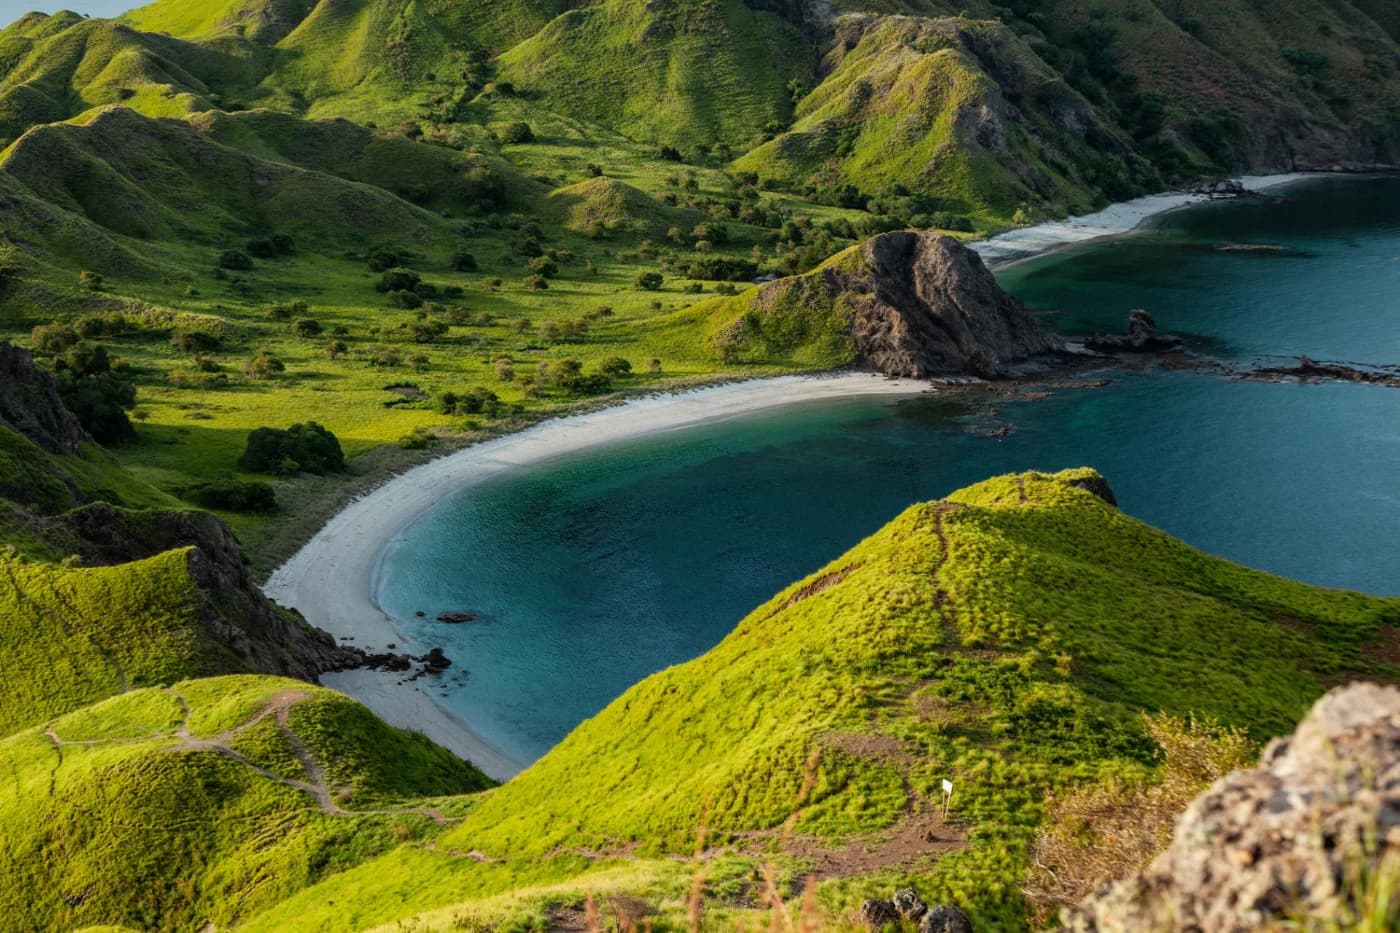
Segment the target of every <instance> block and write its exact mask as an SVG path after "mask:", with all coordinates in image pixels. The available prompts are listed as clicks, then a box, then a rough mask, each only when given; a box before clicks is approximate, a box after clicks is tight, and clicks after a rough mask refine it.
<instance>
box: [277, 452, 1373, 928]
mask: <svg viewBox="0 0 1400 933" xmlns="http://www.w3.org/2000/svg"><path fill="white" fill-rule="evenodd" d="M1106 488H1107V487H1106V486H1105V485H1104V483H1103V481H1102V479H1100V478H1099V477H1098V475H1097V474H1095V473H1093V472H1092V471H1089V470H1076V471H1069V472H1066V473H1060V474H1056V475H1046V474H1036V473H1029V474H1023V475H1019V476H1007V477H1001V478H998V479H994V480H990V481H988V482H985V483H981V484H978V485H976V486H973V487H970V488H968V489H965V490H962V491H960V492H957V493H954V494H953V495H952V496H950V497H949V498H948V499H946V500H944V501H942V502H936V503H929V504H925V505H919V506H915V507H913V508H911V509H910V510H908V511H907V512H905V513H904V514H903V515H901V516H900V517H899V518H897V519H896V520H895V521H893V522H892V523H891V524H890V525H889V526H887V527H886V528H885V529H883V530H882V531H880V532H878V533H877V534H876V535H874V536H873V537H871V538H870V539H868V540H866V541H865V542H863V543H861V544H860V545H858V546H857V547H855V548H853V549H852V550H851V551H850V552H848V553H847V554H845V555H843V556H841V557H840V558H838V559H837V560H835V561H833V562H832V563H831V564H830V565H828V566H827V567H825V568H823V569H822V570H821V571H819V572H817V573H816V574H814V575H812V576H811V577H809V578H807V579H805V580H802V581H799V582H798V583H795V584H793V585H792V586H791V587H789V588H787V589H786V590H784V591H783V592H781V593H779V594H778V595H777V596H775V597H774V598H773V599H772V600H771V601H769V602H768V603H767V604H765V605H763V606H760V607H759V608H758V609H757V610H755V611H754V613H752V614H751V615H750V616H749V617H748V618H746V619H745V620H743V621H742V622H741V623H740V624H739V625H738V627H737V628H736V629H735V631H734V632H733V633H732V634H731V635H730V636H729V637H728V638H726V639H725V640H724V641H723V642H722V643H720V644H719V645H718V646H716V647H715V648H714V649H713V650H711V651H710V652H708V653H707V654H705V655H704V656H702V657H701V658H698V659H697V660H695V661H692V662H689V663H687V664H683V665H680V666H677V667H674V668H671V669H669V670H666V671H663V672H661V673H659V674H656V675H654V676H652V677H650V678H648V679H647V680H645V681H643V682H642V683H640V684H638V685H637V686H636V687H634V688H632V689H631V690H629V691H628V692H627V693H625V694H624V695H623V696H621V697H620V698H619V699H617V700H616V701H615V702H614V703H612V704H611V705H610V706H609V707H608V708H607V709H605V710H604V711H603V712H601V713H600V714H598V715H597V716H595V717H594V718H593V719H591V720H589V721H587V722H585V723H583V724H582V725H581V726H579V728H578V729H576V730H575V731H574V732H573V733H572V734H571V735H570V736H569V737H568V738H567V739H565V741H564V742H563V743H561V744H560V745H559V746H558V747H557V748H556V749H554V750H553V751H552V752H550V753H549V754H548V755H546V756H545V757H544V758H543V759H541V760H540V761H539V762H537V763H536V764H535V765H534V766H532V767H531V768H530V769H529V770H527V771H526V772H524V773H523V774H521V775H520V776H519V777H517V778H515V779H514V780H512V781H511V782H509V783H508V784H506V785H505V786H504V787H502V788H500V789H499V790H497V791H496V792H494V793H493V794H491V795H490V796H488V797H486V798H483V799H482V800H481V802H480V804H479V805H478V806H477V807H476V808H475V809H474V810H473V811H472V813H471V814H470V815H468V817H467V818H466V820H464V822H463V823H462V824H461V825H460V826H458V827H456V828H454V829H452V830H451V831H450V832H449V833H448V834H447V835H446V836H445V837H444V839H443V841H442V845H441V846H440V847H439V848H444V847H447V846H456V847H457V848H458V849H459V850H464V849H467V848H468V847H470V848H474V849H476V850H478V851H479V852H481V853H482V854H483V855H484V856H485V857H486V858H487V859H488V860H491V861H490V864H486V865H464V864H463V863H462V862H461V860H452V859H448V858H444V857H442V856H441V855H440V854H438V853H436V852H425V851H422V850H416V851H415V850H412V849H407V850H400V851H398V852H396V853H394V854H392V855H389V856H386V857H385V858H384V859H383V860H377V861H371V862H369V863H367V864H366V865H365V866H363V867H361V868H357V869H354V870H351V871H349V872H347V873H345V874H344V875H343V876H339V877H335V878H330V879H328V880H327V881H326V882H324V883H323V884H322V885H320V886H318V887H316V888H313V889H311V890H309V891H308V892H306V894H304V895H302V896H299V897H297V898H294V899H293V900H291V901H290V902H288V903H287V904H285V905H282V906H280V907H279V908H277V909H276V910H274V911H271V912H269V913H268V914H266V915H265V916H262V917H259V918H258V920H257V922H256V923H254V924H253V926H254V928H256V929H275V928H278V927H279V926H281V925H284V924H286V923H289V922H291V921H292V919H293V918H309V921H310V922H314V923H316V924H320V923H325V924H327V925H328V926H329V928H331V929H349V928H353V927H356V926H370V925H374V924H378V923H387V922H390V921H393V920H396V919H401V918H403V917H405V916H407V915H411V914H417V913H421V914H422V918H423V919H424V920H425V925H426V926H427V928H429V929H432V928H447V927H450V926H451V925H452V923H454V922H456V920H460V919H461V918H463V917H470V916H475V915H476V911H479V910H483V909H486V908H485V907H484V906H483V905H488V906H489V905H495V906H494V907H491V909H492V910H497V911H499V910H503V909H505V908H503V907H502V906H501V902H500V901H499V900H492V898H493V897H494V898H499V897H501V896H503V895H504V894H505V892H508V891H511V890H512V889H514V888H517V887H519V886H520V885H521V884H524V883H528V884H529V885H531V886H542V885H547V884H555V885H561V886H562V887H560V888H559V889H558V890H557V891H556V894H555V895H554V897H555V898H556V899H559V898H562V899H563V900H564V901H567V900H568V898H569V897H571V896H576V897H581V896H582V894H583V893H584V892H585V891H586V890H588V889H589V887H590V886H596V887H597V889H600V890H601V889H606V888H608V887H609V886H611V885H613V884H614V881H612V880H608V879H612V878H615V873H617V872H621V871H627V872H630V873H631V876H632V880H631V882H629V883H630V884H632V885H634V887H635V888H636V889H637V890H638V891H640V892H641V893H642V895H643V896H648V897H652V898H654V899H655V903H656V905H657V908H658V909H659V910H661V911H662V913H665V912H666V911H668V910H673V911H683V910H684V909H685V908H684V902H685V897H686V895H685V890H686V886H685V885H684V883H683V882H682V883H681V884H680V885H679V888H680V893H679V894H677V893H676V892H675V891H674V890H672V889H673V888H674V887H675V879H674V874H675V871H676V869H675V868H674V865H675V862H674V861H673V860H672V857H673V856H677V855H687V854H690V853H692V852H694V850H695V847H696V845H697V842H696V840H697V836H700V837H701V843H700V845H702V847H703V849H704V851H703V853H702V858H700V859H699V860H698V862H697V865H698V864H704V865H707V866H709V867H708V868H707V869H706V871H708V872H710V880H709V881H706V880H704V879H703V878H702V881H701V882H699V883H700V884H701V888H702V890H703V891H704V894H705V897H706V898H707V899H713V902H712V903H711V902H709V901H707V905H706V910H707V911H709V910H715V911H723V910H726V909H735V908H736V905H737V904H738V903H739V901H736V899H735V896H734V894H733V892H732V889H726V888H725V885H724V884H723V883H721V882H720V880H719V878H720V877H723V876H726V873H727V872H730V871H731V870H733V871H737V872H739V874H741V875H742V873H743V871H744V869H742V868H735V867H734V865H735V862H734V861H733V860H739V862H743V860H744V859H748V860H749V861H748V862H747V864H748V865H749V866H750V867H749V869H748V870H750V871H751V870H752V866H753V864H754V863H753V861H752V860H754V859H768V860H774V861H776V863H777V864H779V865H780V866H782V874H783V877H786V878H789V879H791V880H793V881H796V879H800V878H801V877H803V876H804V875H805V874H807V873H808V872H812V873H814V874H815V875H816V877H817V879H818V880H819V881H820V882H821V884H820V886H819V888H818V893H819V898H820V901H821V904H822V905H823V907H824V908H826V909H827V910H828V911H830V912H831V913H832V915H833V916H837V915H839V914H840V913H841V912H842V911H844V910H845V909H847V908H849V907H850V906H852V905H853V904H854V903H856V902H858V900H859V898H860V897H861V896H869V895H871V894H875V893H881V892H883V893H885V894H887V893H888V891H889V890H890V889H892V888H893V887H894V886H895V885H896V884H897V883H898V882H900V881H903V880H907V881H910V882H912V883H913V884H914V886H915V887H916V888H917V889H919V891H920V892H921V893H922V894H923V895H924V896H925V897H926V898H928V899H930V901H931V902H935V903H936V902H948V901H952V902H955V903H958V904H959V905H961V906H963V907H965V908H967V909H968V910H969V911H970V912H971V913H972V914H973V917H974V921H975V926H976V927H977V928H986V927H988V926H996V927H997V928H1012V929H1015V928H1020V927H1022V926H1023V925H1024V924H1025V922H1026V919H1025V917H1026V908H1025V904H1024V903H1023V900H1022V894H1021V890H1022V885H1023V883H1024V872H1025V870H1026V868H1027V860H1028V855H1027V852H1028V847H1029V844H1030V841H1031V840H1032V838H1033V837H1034V834H1035V831H1036V827H1037V824H1038V822H1039V820H1040V818H1041V815H1042V812H1043V811H1042V807H1043V804H1044V800H1045V797H1046V794H1047V793H1050V792H1054V791H1059V790H1062V789H1066V788H1071V787H1074V786H1078V785H1082V784H1084V783H1085V782H1094V781H1103V780H1107V779H1109V778H1115V779H1119V780H1129V781H1143V780H1150V779H1151V775H1152V773H1153V772H1152V768H1153V765H1154V761H1155V759H1154V752H1153V746H1152V742H1151V741H1150V740H1149V738H1148V735H1147V731H1146V727H1145V725H1144V722H1143V719H1142V714H1144V713H1157V712H1166V713H1169V714H1173V715H1177V716H1185V715H1188V714H1199V715H1204V716H1207V717H1215V718H1217V719H1218V720H1220V721H1222V722H1224V723H1228V724H1231V725H1237V726H1241V727H1244V728H1246V729H1248V730H1249V732H1250V734H1251V735H1253V736H1254V737H1255V738H1256V739H1262V738H1264V737H1265V736H1268V735H1271V734H1274V733H1276V732H1279V731H1282V730H1286V729H1287V728H1289V727H1290V726H1291V725H1292V724H1293V723H1295V722H1296V721H1297V719H1298V718H1299V717H1300V716H1301V714H1302V713H1303V712H1304V711H1305V710H1306V708H1307V706H1308V704H1309V703H1310V702H1311V701H1312V700H1313V699H1315V698H1316V697H1317V696H1319V695H1320V694H1321V693H1322V692H1323V690H1324V689H1325V688H1326V686H1327V685H1329V684H1331V683H1335V682H1337V681H1339V680H1343V679H1345V678H1348V677H1351V676H1359V675H1365V676H1370V677H1377V678H1382V679H1393V678H1395V677H1396V676H1397V675H1400V670H1397V668H1396V667H1395V665H1394V663H1393V659H1391V658H1389V656H1388V655H1386V654H1385V653H1384V652H1382V651H1380V650H1378V646H1379V645H1380V644H1381V643H1382V642H1384V641H1385V639H1387V638H1389V637H1391V635H1392V634H1393V632H1394V627H1395V626H1396V625H1397V624H1400V602H1397V601H1396V600H1383V599H1376V598H1371V597H1366V596H1361V595H1358V594H1352V593H1344V592H1335V591H1327V590H1320V589H1317V588H1313V587H1308V586H1305V585H1302V584H1298V583H1293V582H1290V581H1286V580H1282V579H1279V578H1276V577H1272V576H1269V575H1267V574H1263V573H1259V572H1256V571H1252V570H1247V569H1245V568H1242V567H1239V566H1237V565H1234V564H1231V563H1229V562H1227V561H1224V560H1220V559H1217V558H1213V557H1209V556H1207V555H1204V554H1202V553H1200V552H1198V551H1195V550H1193V549H1191V548H1189V547H1187V546H1186V545H1184V544H1182V543H1181V542H1179V541H1176V540H1174V539H1172V538H1170V537H1169V536H1167V535H1165V534H1163V533H1162V532H1159V531H1157V530H1155V529H1152V528H1150V527H1148V526H1146V525H1144V524H1142V523H1141V522H1138V521H1135V520H1134V519H1132V518H1130V517H1128V516H1126V515H1124V514H1122V513H1121V512H1119V511H1118V510H1117V509H1115V508H1114V507H1113V506H1111V505H1109V504H1108V503H1107V502H1105V501H1104V500H1103V499H1102V498H1100V495H1101V494H1104V493H1105V491H1106ZM944 778H949V779H952V780H953V781H954V782H955V785H956V787H957V793H956V796H955V798H954V801H953V811H954V817H953V818H952V819H951V820H950V822H949V823H947V824H944V823H943V822H942V820H941V818H940V817H939V815H938V804H937V803H936V801H938V800H939V793H940V792H939V786H940V782H941V781H942V780H943V779H944ZM702 827H703V831H702ZM929 839H933V840H941V842H929ZM910 840H913V841H912V842H910ZM725 866H728V867H725ZM692 870H693V871H698V870H699V869H698V867H693V868H692ZM582 872H601V873H602V874H601V875H597V876H594V875H591V874H589V875H581V874H580V873H582ZM609 873H613V874H609ZM405 877H413V878H416V879H421V881H420V882H418V883H416V884H415V885H410V886H408V887H407V888H406V887H405V885H404V881H403V879H404V878H405ZM729 877H731V879H732V877H733V876H732V875H729ZM570 879H573V880H570ZM668 886H669V887H668ZM624 887H625V885H624ZM727 890H728V893H726V891H727ZM568 891H572V892H573V893H572V894H569V893H567V892H568ZM668 891H669V892H670V893H669V894H668V893H667V892H668ZM464 892H471V897H470V898H468V897H467V896H466V895H465V894H464ZM560 892H564V893H560ZM784 896H787V895H784ZM352 898H353V899H355V903H356V906H355V908H353V910H352V913H351V915H350V916H348V917H341V916H339V915H333V914H331V913H329V912H327V911H326V910H325V909H324V908H323V907H322V906H321V905H324V904H326V903H328V902H330V901H335V902H336V903H338V904H343V903H346V901H347V899H352ZM668 898H670V900H668ZM740 900H741V899H740ZM548 902H549V898H548V897H545V896H544V895H541V894H539V892H538V891H537V893H536V895H535V898H534V900H530V899H528V898H527V899H524V900H521V901H520V902H519V903H517V904H516V905H515V908H514V909H515V910H517V911H520V910H526V911H529V910H538V911H543V910H546V908H547V905H548ZM557 902H558V900H556V903H557ZM454 904H455V905H456V906H451V905H454Z"/></svg>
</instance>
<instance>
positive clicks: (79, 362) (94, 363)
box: [54, 340, 112, 379]
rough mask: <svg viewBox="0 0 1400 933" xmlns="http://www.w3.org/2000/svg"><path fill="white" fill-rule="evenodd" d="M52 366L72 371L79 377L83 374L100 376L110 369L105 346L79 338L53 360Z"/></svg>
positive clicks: (109, 359)
mask: <svg viewBox="0 0 1400 933" xmlns="http://www.w3.org/2000/svg"><path fill="white" fill-rule="evenodd" d="M54 368H55V369H58V370H60V371H66V372H69V373H72V374H73V375H74V376H75V377H77V378H79V379H81V378H83V377H84V376H100V375H102V374H103V373H107V372H110V371H111V369H112V361H111V358H110V357H109V356H108V355H107V348H106V347H102V346H98V345H97V344H93V343H88V342H87V341H86V340H80V341H78V342H77V343H75V344H73V345H72V346H71V347H69V348H68V349H67V350H65V351H64V352H63V354H62V355H61V356H59V357H57V358H56V359H55V360H54Z"/></svg>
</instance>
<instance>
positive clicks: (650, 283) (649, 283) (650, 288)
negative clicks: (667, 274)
mask: <svg viewBox="0 0 1400 933" xmlns="http://www.w3.org/2000/svg"><path fill="white" fill-rule="evenodd" d="M665 281H666V280H665V279H664V278H662V276H661V273H660V272H642V273H640V274H638V276H637V278H636V280H635V281H634V283H633V284H635V285H636V286H637V287H638V288H640V289H641V290H642V291H647V292H655V291H660V289H661V286H662V284H663V283H664V282H665Z"/></svg>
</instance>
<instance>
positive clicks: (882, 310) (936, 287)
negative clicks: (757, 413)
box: [718, 231, 1064, 379]
mask: <svg viewBox="0 0 1400 933" xmlns="http://www.w3.org/2000/svg"><path fill="white" fill-rule="evenodd" d="M747 307H748V311H747V313H745V314H743V315H742V316H740V317H739V318H738V319H737V320H735V321H734V322H733V323H732V324H731V325H730V326H729V327H728V328H726V329H724V330H722V331H721V333H720V334H719V337H718V342H719V344H720V346H721V348H722V349H723V348H725V347H728V348H731V349H733V348H740V349H742V350H745V351H747V352H749V353H751V354H752V355H754V356H755V357H758V358H767V359H772V358H774V357H779V356H787V357H789V358H799V357H802V356H803V355H804V354H806V355H807V357H808V358H811V354H812V349H811V348H813V347H823V346H825V347H827V348H828V353H827V354H826V356H827V357H828V358H832V359H833V360H834V359H835V358H836V357H837V353H838V352H839V353H841V354H844V358H843V359H842V360H841V361H842V362H854V363H856V364H857V365H863V366H869V367H871V368H874V369H877V370H879V371H880V372H882V373H885V374H886V375H889V376H902V377H907V378H912V379H928V378H932V377H938V376H977V377H981V378H984V379H997V378H1002V377H1005V376H1007V375H1009V374H1010V367H1011V365H1012V364H1014V363H1018V362H1023V361H1025V360H1028V359H1031V358H1033V357H1037V356H1041V355H1045V354H1050V353H1056V352H1059V351H1061V350H1063V349H1064V345H1063V343H1062V342H1061V341H1060V339H1059V338H1058V337H1056V336H1055V335H1054V334H1052V333H1051V332H1050V331H1049V330H1047V329H1046V328H1045V327H1044V326H1043V325H1042V324H1041V323H1040V322H1039V321H1038V320H1036V318H1035V317H1034V316H1032V315H1031V313H1030V311H1029V310H1028V309H1027V308H1026V306H1025V305H1024V304H1023V303H1022V302H1021V301H1020V299H1018V298H1016V297H1015V296H1014V295H1011V294H1009V293H1007V292H1006V291H1004V290H1002V288H1001V286H1000V285H998V284H997V281H996V279H995V278H994V277H993V276H992V273H991V272H990V271H989V270H988V269H987V267H986V266H985V265H984V264H983V262H982V259H981V257H980V256H978V255H977V253H975V252H974V251H973V250H971V249H969V248H968V247H966V246H964V245H963V244H962V243H960V242H959V241H957V240H955V239H953V238H952V237H947V236H941V235H939V234H934V233H918V232H914V231H901V232H897V233H885V234H881V235H880V236H877V237H874V238H873V239H870V240H868V241H866V242H865V243H864V244H863V245H861V246H859V247H857V248H855V249H852V250H850V251H848V252H847V253H845V254H843V255H841V256H840V257H837V258H836V259H835V260H833V261H832V262H830V263H828V264H827V265H825V266H823V267H821V268H820V269H818V270H816V271H814V272H811V273H808V274H807V275H803V276H797V277H794V278H790V279H780V280H779V281H777V282H772V283H769V284H767V285H764V286H762V287H760V288H759V290H758V292H757V294H756V295H752V296H748V297H747ZM838 347H839V350H838V349H837V348H838Z"/></svg>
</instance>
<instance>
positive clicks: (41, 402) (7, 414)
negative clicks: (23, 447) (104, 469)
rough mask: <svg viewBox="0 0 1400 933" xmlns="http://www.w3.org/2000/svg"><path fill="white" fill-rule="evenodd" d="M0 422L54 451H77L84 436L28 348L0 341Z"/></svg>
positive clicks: (45, 448)
mask: <svg viewBox="0 0 1400 933" xmlns="http://www.w3.org/2000/svg"><path fill="white" fill-rule="evenodd" d="M0 424H4V425H5V426H7V427H10V428H13V429H14V430H16V431H18V432H19V433H20V434H23V435H24V436H25V437H27V438H29V439H30V440H31V441H33V442H34V443H35V444H37V445H38V446H39V447H42V448H43V449H44V450H47V451H48V452H49V453H54V454H77V453H78V452H79V450H80V448H81V445H82V443H83V441H85V440H87V439H88V436H87V433H86V432H85V431H83V428H82V425H80V424H79V423H78V419H77V418H75V417H73V415H72V413H70V412H69V411H68V409H66V408H64V407H63V401H62V400H61V399H60V398H59V397H58V385H57V383H55V382H54V379H53V376H52V375H50V374H49V373H48V371H46V370H44V369H41V368H40V367H39V365H38V364H37V363H35V362H34V357H33V356H31V355H30V353H29V351H28V350H22V349H20V348H19V347H16V346H15V345H14V344H11V343H5V342H4V341H0Z"/></svg>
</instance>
